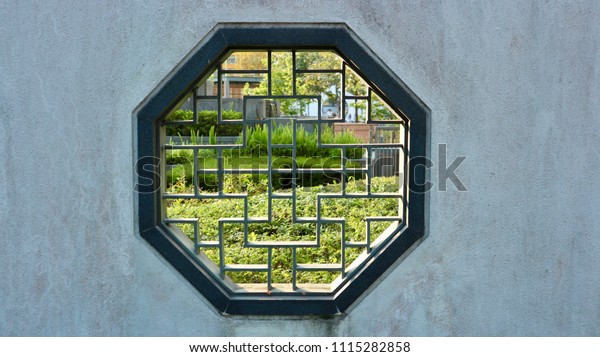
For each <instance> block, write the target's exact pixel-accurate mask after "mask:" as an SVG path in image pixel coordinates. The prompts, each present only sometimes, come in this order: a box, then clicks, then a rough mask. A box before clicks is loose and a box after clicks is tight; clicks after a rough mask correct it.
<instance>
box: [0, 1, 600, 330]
mask: <svg viewBox="0 0 600 357" xmlns="http://www.w3.org/2000/svg"><path fill="white" fill-rule="evenodd" d="M598 18H600V2H598V1H594V0H589V1H550V2H541V1H501V2H497V1H496V2H491V1H490V2H479V1H471V2H465V1H443V2H442V1H423V2H420V3H416V2H414V1H389V2H387V1H381V2H379V1H376V2H375V1H366V0H364V1H363V0H353V1H346V2H343V3H340V2H338V1H323V0H318V1H277V2H271V1H237V2H233V1H210V2H201V1H181V2H178V3H177V4H175V5H173V4H171V2H167V1H162V0H147V1H137V2H132V1H131V2H115V1H104V2H101V1H93V2H92V1H60V2H58V1H3V2H2V3H0V49H1V50H0V83H2V84H1V85H0V123H1V125H0V145H1V147H2V149H1V151H0V153H1V157H2V159H1V161H0V163H1V164H0V197H1V199H0V205H1V207H0V222H2V230H1V231H2V233H1V239H2V248H1V249H0V268H1V270H2V276H1V278H0V335H281V334H283V335H319V336H327V335H596V336H597V335H600V298H599V297H600V274H598V271H600V223H599V220H598V211H600V188H599V186H598V184H597V182H598V179H597V178H598V177H599V176H600V154H599V149H598V143H599V142H600V138H599V133H600V120H598V117H599V115H598V113H599V112H600V101H599V100H598V98H600V74H599V68H600V52H599V49H600V43H599V41H600V36H599V35H600V23H599V22H598ZM298 20H300V21H305V22H346V23H348V25H349V26H350V27H351V28H352V29H353V30H354V31H355V32H356V33H357V34H358V35H359V36H360V37H361V38H362V39H363V40H364V41H365V42H367V43H369V44H370V46H371V47H372V49H373V50H374V51H375V53H377V54H378V55H379V56H380V57H381V58H382V59H383V61H384V62H385V63H387V64H388V66H389V67H390V68H391V69H392V70H393V71H394V72H395V73H396V74H398V76H399V77H400V78H402V79H403V80H404V81H405V82H406V83H407V84H408V86H409V87H410V88H411V89H413V90H414V92H415V93H417V95H419V96H420V97H421V98H422V99H423V100H424V102H425V103H427V105H428V106H429V107H430V108H431V111H432V118H431V121H432V122H431V148H432V150H431V151H432V159H433V160H434V162H436V163H437V162H438V160H437V159H438V149H437V148H438V144H441V143H445V144H447V150H448V155H449V157H448V165H449V164H450V163H451V162H452V160H453V159H454V158H455V157H457V156H466V157H467V159H466V160H465V162H464V163H463V164H462V165H461V166H460V167H459V169H458V170H457V171H456V173H457V175H458V176H459V178H460V179H461V181H462V182H463V183H464V185H465V186H466V188H467V189H468V192H459V191H458V190H457V189H456V188H455V187H454V186H453V185H452V184H451V183H450V182H448V187H447V191H446V192H439V191H438V190H437V188H439V187H438V185H437V184H438V182H437V179H438V176H439V174H438V172H437V168H434V169H433V170H431V178H432V181H433V182H434V183H435V184H436V187H435V188H436V190H434V191H432V192H431V194H430V196H429V232H428V235H427V237H426V239H424V240H423V241H422V243H421V244H420V245H419V246H418V247H417V248H416V249H415V250H414V251H413V252H412V253H411V254H409V255H408V256H407V257H406V258H405V259H404V261H402V262H400V263H399V264H397V265H396V267H394V268H393V269H391V270H390V271H389V273H388V274H387V276H385V278H384V279H382V280H381V282H380V283H379V284H378V285H377V286H375V287H374V288H373V289H372V291H371V292H370V293H369V294H368V295H367V296H365V297H364V299H362V301H360V302H359V303H357V304H356V305H355V307H354V308H352V309H351V310H350V312H349V313H348V315H347V316H345V317H342V318H334V319H304V318H293V319H290V318H276V319H272V318H241V317H222V316H220V315H218V314H216V313H215V312H214V311H213V310H212V309H211V307H209V306H208V305H207V303H206V302H205V301H204V300H203V298H202V297H201V296H199V295H198V294H197V293H196V292H195V291H194V290H193V289H192V288H191V287H190V286H189V285H188V284H187V283H186V282H185V281H184V280H183V279H182V278H181V277H180V276H179V275H178V274H177V273H176V272H175V271H173V269H171V268H170V267H169V266H168V264H166V263H165V262H164V261H163V260H162V259H161V258H160V257H159V256H158V255H157V254H156V253H155V252H154V251H153V250H152V249H151V248H150V247H149V246H148V245H147V244H145V243H144V242H143V241H142V239H141V238H140V237H138V236H136V235H135V233H134V211H133V195H134V192H133V190H132V188H133V171H132V157H133V154H132V137H133V135H132V127H133V124H132V117H131V115H132V112H133V110H134V108H135V107H136V106H137V105H138V104H139V103H140V102H141V101H142V100H143V99H144V97H145V96H146V95H147V94H148V93H150V91H151V90H152V89H153V88H155V87H156V86H157V85H158V84H159V82H160V81H161V80H162V79H163V78H165V77H166V76H167V74H168V73H169V71H170V70H171V69H172V68H173V67H174V66H175V65H176V64H177V63H178V62H179V61H180V60H181V59H182V58H183V57H184V56H185V55H186V53H187V52H188V51H190V49H192V48H193V47H194V46H195V45H196V43H197V42H198V41H199V40H200V39H201V38H202V37H203V36H204V34H206V33H207V32H208V31H209V30H210V29H211V28H212V27H213V26H214V25H215V24H216V23H217V22H219V21H281V22H285V21H298ZM32 99H33V100H32Z"/></svg>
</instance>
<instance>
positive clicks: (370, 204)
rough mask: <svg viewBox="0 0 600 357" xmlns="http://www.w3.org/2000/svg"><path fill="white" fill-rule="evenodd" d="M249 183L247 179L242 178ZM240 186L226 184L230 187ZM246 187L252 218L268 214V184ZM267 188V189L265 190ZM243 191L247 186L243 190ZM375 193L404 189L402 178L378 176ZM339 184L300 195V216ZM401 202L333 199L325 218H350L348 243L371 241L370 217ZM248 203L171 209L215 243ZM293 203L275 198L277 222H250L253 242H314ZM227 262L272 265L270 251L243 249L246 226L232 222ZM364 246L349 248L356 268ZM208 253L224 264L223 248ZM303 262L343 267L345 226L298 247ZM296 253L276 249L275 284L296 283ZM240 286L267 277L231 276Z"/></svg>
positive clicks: (317, 275)
mask: <svg viewBox="0 0 600 357" xmlns="http://www.w3.org/2000/svg"><path fill="white" fill-rule="evenodd" d="M242 181H243V180H242ZM230 184H232V185H235V183H232V182H226V183H225V186H228V185H230ZM240 184H242V185H247V187H250V189H249V190H253V191H254V194H252V195H249V207H250V216H252V217H257V216H266V201H267V195H266V193H265V192H264V187H265V185H263V184H258V185H255V184H254V183H252V181H251V180H248V181H243V182H241V183H240ZM355 184H356V185H358V186H362V187H364V182H362V181H356V182H355ZM261 187H262V189H261ZM238 188H241V187H238ZM372 188H373V190H374V192H378V191H382V192H391V191H389V190H392V191H396V192H397V191H398V178H397V177H385V178H373V180H372ZM339 191H340V186H339V185H329V186H318V187H312V188H310V189H307V190H298V191H297V209H298V211H297V214H298V216H308V217H310V216H315V214H316V195H317V194H318V193H321V192H339ZM398 204H399V202H398V199H397V198H379V199H329V200H325V201H324V202H323V205H322V216H323V217H344V218H345V219H346V239H347V240H351V241H362V240H364V237H365V231H366V224H365V220H364V218H365V217H366V216H395V215H397V212H398ZM243 210H244V204H243V200H241V199H227V200H223V199H221V200H219V199H203V200H173V201H172V202H171V204H170V205H169V206H168V208H167V214H168V216H169V217H186V218H198V219H199V220H200V222H202V224H201V225H200V227H199V229H200V231H199V236H200V237H201V239H203V240H215V239H216V237H218V232H219V231H218V229H219V228H218V220H219V218H223V217H243V216H244V211H243ZM291 214H292V212H291V204H290V201H289V200H281V199H279V200H273V221H272V223H261V224H250V225H249V233H248V234H249V240H251V241H273V240H278V241H285V240H294V241H314V240H315V229H316V228H315V225H314V224H307V223H304V224H301V223H295V224H292V223H291ZM389 224H390V223H389V222H377V223H375V224H372V225H371V232H372V237H371V239H372V240H374V239H375V238H376V237H377V235H379V234H381V233H382V232H383V231H384V230H385V229H386V228H387V227H388V226H389ZM179 227H180V228H181V229H182V230H183V231H184V233H186V234H187V236H188V237H193V230H192V227H191V225H185V224H182V225H180V226H179ZM224 245H225V263H227V264H232V263H235V264H260V263H264V262H266V259H267V250H266V249H249V248H244V247H243V225H241V224H228V225H225V226H224ZM363 250H364V249H362V248H347V249H346V256H345V259H346V260H345V261H346V264H347V265H348V264H350V263H351V262H352V261H353V260H354V259H355V258H356V257H357V256H358V255H359V254H361V253H362V251H363ZM203 252H204V253H205V254H206V255H207V256H208V257H209V258H210V259H211V260H212V261H213V262H215V264H218V263H219V251H218V249H204V250H203ZM297 261H298V263H340V262H341V248H340V225H339V224H323V225H322V229H321V247H320V248H319V249H314V248H298V249H297ZM290 267H291V253H290V250H289V249H274V250H273V281H274V282H276V283H277V282H280V283H289V282H290V281H291V269H290ZM338 274H339V273H338V272H303V273H299V275H298V282H300V283H330V282H331V281H333V279H335V277H336V276H337V275H338ZM230 276H231V277H232V278H233V279H234V281H236V282H237V283H258V282H261V280H262V281H264V280H263V279H264V277H262V276H261V275H260V274H256V273H253V272H239V273H235V274H230Z"/></svg>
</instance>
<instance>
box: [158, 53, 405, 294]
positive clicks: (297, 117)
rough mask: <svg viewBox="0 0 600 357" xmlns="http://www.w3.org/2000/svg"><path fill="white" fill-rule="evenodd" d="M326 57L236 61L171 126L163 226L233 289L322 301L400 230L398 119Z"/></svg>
mask: <svg viewBox="0 0 600 357" xmlns="http://www.w3.org/2000/svg"><path fill="white" fill-rule="evenodd" d="M367 83H368V82H367V81H366V80H364V79H363V78H362V77H361V75H360V73H359V71H358V70H357V69H356V68H353V67H352V65H351V64H349V63H347V62H346V61H345V60H344V59H343V58H341V57H340V56H339V54H337V53H335V52H331V51H328V52H326V51H309V50H304V49H303V50H301V51H300V50H298V51H297V50H293V49H290V50H282V49H277V50H275V49H264V50H252V51H242V50H239V51H232V52H230V53H229V54H227V55H226V56H224V57H223V59H222V61H220V64H219V65H218V67H216V68H214V69H213V70H212V72H211V73H210V74H209V75H208V76H206V77H205V78H203V79H202V80H201V81H199V82H198V83H197V84H196V85H195V86H194V89H193V90H192V91H190V93H189V96H188V97H187V98H186V100H184V101H183V102H182V103H181V104H180V105H179V106H178V107H177V108H176V109H175V110H173V111H172V112H171V113H170V114H169V115H168V116H167V117H165V118H164V120H163V122H162V124H163V131H164V132H163V135H161V140H162V142H161V148H162V152H161V154H162V158H161V163H163V165H161V175H162V179H163V181H164V182H166V185H162V186H161V187H162V190H163V191H162V193H161V198H162V200H161V201H162V204H161V208H162V217H163V222H164V223H165V224H166V225H167V226H168V227H170V228H171V230H172V234H174V235H175V236H176V237H177V238H178V239H180V241H181V242H182V243H183V244H184V245H185V246H187V247H188V249H190V251H191V252H193V254H195V256H196V257H197V258H198V261H199V262H200V263H202V264H204V265H205V266H206V267H207V268H208V269H209V270H212V271H213V272H214V274H215V275H216V276H218V277H219V278H220V279H222V280H223V281H224V282H226V283H227V284H230V285H231V287H232V289H235V290H236V291H241V292H243V291H248V292H256V291H265V292H266V293H268V294H279V293H285V294H290V293H292V294H293V293H297V294H310V293H319V292H324V291H325V292H328V291H331V290H332V289H334V288H335V286H336V285H337V284H339V283H340V282H342V281H343V280H344V279H347V278H349V277H351V276H352V273H353V271H355V270H356V269H357V268H359V267H360V265H361V262H363V261H365V260H366V258H367V257H368V256H369V255H371V254H376V252H377V248H378V246H380V245H381V244H382V243H385V241H386V240H387V239H388V238H390V237H392V236H394V235H395V234H396V233H397V232H398V231H399V230H401V229H402V228H403V227H404V223H405V222H406V214H407V210H406V202H405V201H404V197H406V189H407V188H406V187H407V184H406V178H405V177H404V176H403V173H404V172H405V167H406V163H407V152H406V149H405V148H406V143H407V142H408V134H407V130H405V129H406V120H405V118H403V115H402V113H400V112H399V111H397V110H394V109H391V108H389V107H388V106H387V104H386V102H385V101H384V100H383V99H382V98H381V96H380V95H379V93H377V91H376V89H374V88H371V87H370V86H369V85H368V84H367Z"/></svg>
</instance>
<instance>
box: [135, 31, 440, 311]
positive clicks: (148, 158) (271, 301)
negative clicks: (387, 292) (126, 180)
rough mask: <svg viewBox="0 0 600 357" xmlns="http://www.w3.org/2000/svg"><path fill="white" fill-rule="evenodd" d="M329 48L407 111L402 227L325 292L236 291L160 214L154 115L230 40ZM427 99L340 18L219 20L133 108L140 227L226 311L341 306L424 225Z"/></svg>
mask: <svg viewBox="0 0 600 357" xmlns="http://www.w3.org/2000/svg"><path fill="white" fill-rule="evenodd" d="M278 47H280V48H297V49H302V48H310V49H333V50H335V51H337V52H338V53H340V54H342V55H343V56H344V59H345V60H346V61H348V62H349V63H352V65H353V66H354V67H356V68H358V69H360V71H361V72H362V74H363V75H364V77H365V78H364V79H365V80H366V81H367V82H368V84H369V85H370V86H372V87H373V88H377V90H378V91H379V92H380V93H382V94H383V95H384V96H385V99H386V100H387V101H388V102H389V104H391V105H392V106H393V107H395V108H398V109H399V110H400V111H401V112H402V113H403V114H404V115H405V116H406V118H407V119H408V130H409V142H408V145H407V146H408V150H409V152H408V159H409V160H408V167H407V168H406V173H407V174H408V175H409V177H408V180H406V181H408V188H409V189H408V190H407V196H408V197H406V198H405V199H406V207H407V210H408V215H407V217H408V219H407V221H406V222H405V225H406V227H405V228H404V229H403V230H402V231H401V232H400V233H399V234H398V235H397V236H396V237H393V238H392V239H390V240H388V242H387V243H386V244H385V245H384V246H383V247H381V249H380V250H379V252H378V253H377V254H375V255H374V256H372V257H370V258H369V261H368V262H366V264H363V266H362V268H360V269H359V271H357V272H356V273H354V274H353V275H352V277H351V278H348V279H347V281H346V282H345V283H344V284H342V285H341V286H340V287H338V288H337V289H336V290H334V291H333V292H331V293H329V294H319V295H307V296H302V295H297V294H290V295H285V294H284V295H274V296H269V295H265V294H264V293H263V294H247V293H235V292H233V291H230V290H229V289H227V288H226V287H225V286H224V285H223V284H221V283H220V281H219V280H220V279H219V278H218V277H216V276H214V275H213V274H212V273H210V272H209V271H208V269H205V268H204V267H203V266H202V265H201V263H200V262H199V261H198V260H197V259H195V258H194V257H193V256H192V254H190V252H189V251H187V250H186V249H185V248H184V247H183V246H181V244H180V243H179V242H178V241H177V240H176V239H174V238H173V237H172V236H171V235H170V234H168V233H167V232H168V228H166V227H165V226H164V225H163V223H162V222H161V216H160V189H159V185H160V176H159V170H158V167H159V162H158V160H159V157H160V155H159V150H160V144H159V139H160V138H159V135H160V119H161V118H162V117H164V115H166V113H168V112H169V111H170V110H171V109H172V108H173V107H175V105H177V103H179V101H180V100H181V99H182V98H183V96H184V95H185V94H186V93H189V92H190V91H191V90H192V88H193V86H194V85H195V84H196V83H197V81H198V80H199V79H200V78H202V77H204V76H206V75H207V74H208V71H209V70H210V69H211V67H213V66H214V64H215V62H216V61H218V60H219V59H221V58H222V57H223V56H224V55H225V54H226V53H228V51H229V50H230V49H231V48H236V49H239V48H247V49H253V48H256V49H261V48H278ZM428 117H429V111H428V109H427V107H426V106H425V105H424V104H423V103H422V102H421V101H420V100H419V99H418V98H417V97H416V96H415V95H414V94H413V93H412V92H411V91H410V90H409V89H408V88H407V87H406V86H405V85H404V84H403V83H402V81H401V80H400V79H399V78H398V77H397V76H395V75H394V74H393V73H392V72H391V71H390V70H389V69H388V68H387V67H386V66H385V65H384V64H383V63H382V62H381V60H379V58H377V57H376V56H375V55H374V53H373V52H372V51H371V50H370V49H369V48H368V47H367V46H366V45H365V44H364V43H363V42H362V41H361V40H360V39H359V38H358V37H357V36H356V35H355V34H354V33H353V32H352V30H350V28H349V27H348V26H347V25H345V24H264V23H263V24H219V25H217V26H216V27H215V28H214V29H213V30H212V31H211V32H210V33H209V34H208V35H207V36H206V37H205V39H204V40H203V41H202V42H201V43H200V44H199V45H198V46H197V47H196V48H195V49H194V50H193V51H192V52H191V53H190V54H189V55H188V56H187V58H186V59H184V60H183V61H182V62H181V63H180V65H179V66H177V68H176V69H175V70H174V71H173V72H172V73H171V74H170V75H169V77H168V79H167V80H166V81H164V82H163V83H162V84H161V85H159V87H158V88H156V89H155V90H154V91H153V92H152V94H151V95H150V96H149V97H148V98H147V99H146V100H145V101H144V103H142V104H141V105H140V107H139V108H138V109H137V110H136V112H135V114H134V122H135V125H136V128H135V132H134V136H135V138H134V140H135V149H136V150H135V151H136V155H135V167H134V168H135V174H136V180H137V183H136V205H137V207H136V208H137V215H138V217H137V218H138V224H139V227H138V228H139V232H140V235H141V236H142V237H143V238H144V239H145V240H146V241H147V242H148V243H150V245H151V246H153V247H154V248H155V249H156V250H157V251H158V252H159V253H160V254H161V255H162V256H163V257H164V258H165V259H166V260H167V261H168V262H169V263H170V264H171V265H172V266H173V267H174V268H175V269H176V270H177V271H179V272H180V273H181V274H182V275H183V276H184V277H185V278H186V279H187V280H188V281H189V282H190V283H191V284H192V285H193V286H194V287H195V288H196V289H197V290H198V291H199V292H200V293H201V294H202V295H203V296H204V297H205V298H206V299H207V300H209V301H210V303H211V304H213V305H214V306H215V307H216V308H217V309H218V310H219V311H221V312H222V313H226V314H255V315H261V314H262V315H334V314H339V313H342V312H344V311H345V310H346V309H348V307H350V305H351V304H352V303H353V302H354V301H356V300H357V298H358V297H359V296H360V295H361V294H363V293H364V292H365V291H366V290H367V289H368V288H369V287H370V286H371V285H373V284H374V283H375V282H376V281H377V280H378V279H379V278H380V277H381V275H382V274H383V273H384V272H385V271H386V270H387V269H388V268H389V267H390V266H391V265H393V263H394V262H395V261H397V260H398V259H399V258H400V257H401V256H402V255H403V254H404V253H405V252H406V251H407V250H408V249H409V248H410V247H411V246H412V245H413V244H414V243H415V242H416V241H417V240H419V239H420V238H421V237H423V235H424V228H425V191H426V186H425V180H426V172H425V169H426V167H425V165H424V161H423V159H424V158H425V155H426V147H427V146H426V139H427V135H426V134H427V121H428Z"/></svg>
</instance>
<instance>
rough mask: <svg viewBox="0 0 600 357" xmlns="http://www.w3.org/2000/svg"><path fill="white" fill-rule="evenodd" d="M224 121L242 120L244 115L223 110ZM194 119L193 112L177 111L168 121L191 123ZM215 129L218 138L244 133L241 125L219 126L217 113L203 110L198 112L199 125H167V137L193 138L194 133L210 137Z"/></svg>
mask: <svg viewBox="0 0 600 357" xmlns="http://www.w3.org/2000/svg"><path fill="white" fill-rule="evenodd" d="M222 118H223V120H237V119H242V113H241V112H236V111H234V110H223V111H222ZM193 119H194V112H193V111H191V110H181V109H180V110H176V111H175V112H173V113H172V114H171V115H170V116H169V117H167V121H191V120H193ZM213 126H214V127H215V134H216V135H217V136H238V135H239V134H240V133H241V132H242V125H241V124H219V125H217V111H215V110H203V111H200V112H198V124H196V125H191V124H185V125H167V135H169V136H191V135H192V132H194V133H195V135H196V136H209V135H210V128H211V127H213Z"/></svg>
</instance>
